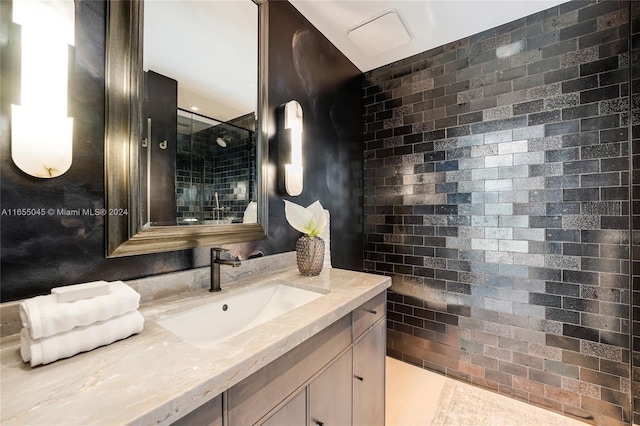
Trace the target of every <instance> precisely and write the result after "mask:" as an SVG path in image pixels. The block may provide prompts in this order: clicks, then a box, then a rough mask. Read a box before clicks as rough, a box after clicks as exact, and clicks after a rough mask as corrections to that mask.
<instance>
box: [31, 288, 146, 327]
mask: <svg viewBox="0 0 640 426" xmlns="http://www.w3.org/2000/svg"><path fill="white" fill-rule="evenodd" d="M109 287H110V289H111V292H110V293H109V294H106V295H103V296H96V297H92V298H90V299H82V300H76V301H74V302H65V303H58V302H56V301H55V298H54V296H53V295H50V294H49V295H46V296H36V297H32V298H31V299H26V300H24V301H23V302H22V303H20V318H21V319H22V326H23V327H26V328H29V333H30V334H31V338H32V339H40V338H42V337H48V336H53V335H54V334H58V333H63V332H65V331H69V330H71V329H72V328H74V327H81V326H85V325H89V324H93V323H94V322H97V321H104V320H108V319H109V318H113V317H116V316H118V315H122V314H125V313H127V312H131V311H135V310H136V309H138V306H139V305H140V295H139V294H138V293H137V292H136V291H135V290H134V289H132V288H131V287H129V286H128V285H126V284H125V283H123V282H122V281H114V282H111V283H109Z"/></svg>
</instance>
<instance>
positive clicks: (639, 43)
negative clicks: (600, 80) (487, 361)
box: [631, 2, 640, 424]
mask: <svg viewBox="0 0 640 426" xmlns="http://www.w3.org/2000/svg"><path fill="white" fill-rule="evenodd" d="M631 7H632V13H631V16H632V20H631V33H632V37H631V48H632V51H631V52H632V54H631V64H632V67H631V77H632V85H631V87H632V93H633V95H634V99H636V97H637V96H638V95H640V3H638V2H634V3H632V5H631ZM632 113H633V114H632V115H633V116H634V120H633V129H632V157H631V161H632V165H633V170H632V194H631V200H632V203H631V211H632V222H631V223H632V250H633V257H632V268H631V274H632V277H633V278H632V296H631V298H632V304H631V308H632V310H631V319H632V328H633V329H632V341H631V344H632V354H633V355H632V364H631V369H632V370H631V378H632V381H631V395H632V398H633V399H632V407H633V422H634V424H640V121H639V120H637V118H636V116H637V115H638V114H640V103H638V102H633V103H632Z"/></svg>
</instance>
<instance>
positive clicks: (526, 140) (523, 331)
mask: <svg viewBox="0 0 640 426" xmlns="http://www.w3.org/2000/svg"><path fill="white" fill-rule="evenodd" d="M629 10H630V4H629V2H626V1H603V2H596V1H574V2H569V3H564V4H561V5H559V6H557V7H554V8H551V9H548V10H546V11H543V12H540V13H538V14H535V15H532V16H529V17H527V18H523V19H520V20H517V21H514V22H511V23H508V24H505V25H503V26H500V27H498V28H494V29H491V30H488V31H485V32H483V33H480V34H476V35H473V36H470V37H468V38H464V39H461V40H458V41H455V42H452V43H450V44H447V45H445V46H441V47H438V48H436V49H433V50H430V51H427V52H424V53H422V54H419V55H416V56H413V57H410V58H407V59H405V60H402V61H399V62H397V63H394V64H391V65H388V66H385V67H382V68H379V69H376V70H373V71H370V72H368V73H366V76H365V77H366V78H365V83H364V88H363V98H364V109H365V110H364V127H365V129H364V132H365V170H364V172H365V184H364V192H365V198H364V212H365V224H364V231H365V248H364V254H365V270H367V271H371V272H376V273H384V274H387V275H390V276H392V277H393V286H392V288H391V291H390V294H389V298H388V300H389V315H388V318H389V320H388V330H389V332H388V353H389V354H390V355H391V356H394V357H397V358H399V359H402V360H405V361H407V362H411V363H414V364H417V365H419V366H422V367H425V368H429V369H433V370H437V371H440V372H443V373H446V374H448V375H450V376H453V377H457V378H460V379H462V380H466V381H469V382H471V383H473V384H476V385H479V386H483V387H485V388H488V389H492V390H494V391H497V392H500V393H503V394H507V395H510V396H512V397H515V398H518V399H521V400H524V401H527V402H530V403H532V404H536V405H540V406H543V407H547V408H550V409H552V410H556V411H559V412H562V413H565V414H567V415H571V416H576V417H578V418H582V419H585V420H588V421H592V422H597V423H598V424H612V425H615V424H629V423H630V421H631V404H630V400H631V398H630V395H631V388H632V377H631V371H630V360H631V355H632V354H631V351H630V349H631V348H630V344H629V335H630V327H631V323H632V321H631V312H630V311H631V309H630V308H631V300H630V299H631V292H630V287H629V285H630V284H629V283H630V276H629V271H630V269H629V265H630V247H631V244H630V228H629V217H630V214H631V213H630V212H631V211H630V208H631V206H630V198H629V197H630V195H629V193H630V173H629V171H630V168H629V148H630V144H629V139H630V134H629V128H630V125H629V124H630V123H629V121H630V120H632V118H631V116H632V114H630V112H633V113H637V112H638V111H636V110H631V109H630V107H629V105H630V96H629V92H630V85H629V69H630V58H629V48H628V45H629V39H630V37H629V22H630V14H629ZM634 12H636V11H635V9H634ZM634 14H635V13H634ZM638 100H640V96H637V95H636V96H633V103H634V104H636V105H637V103H638ZM633 118H636V117H635V114H634V116H633ZM636 119H637V118H636ZM636 302H637V300H636ZM636 309H637V307H636ZM637 379H638V378H637V377H636V380H637ZM634 384H635V383H634ZM635 389H636V390H637V387H636V388H635Z"/></svg>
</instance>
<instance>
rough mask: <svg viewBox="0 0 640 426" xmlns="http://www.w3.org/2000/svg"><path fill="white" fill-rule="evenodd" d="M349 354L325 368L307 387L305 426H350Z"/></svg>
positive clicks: (350, 383)
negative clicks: (307, 414) (306, 425)
mask: <svg viewBox="0 0 640 426" xmlns="http://www.w3.org/2000/svg"><path fill="white" fill-rule="evenodd" d="M351 352H352V350H351V349H350V350H349V351H348V352H346V353H345V354H344V355H342V356H341V357H340V358H338V360H337V361H336V362H335V363H333V364H332V365H331V366H330V367H329V368H327V369H326V370H325V371H324V372H322V374H320V376H318V378H316V379H315V380H314V381H313V382H311V384H310V385H309V387H308V392H309V425H311V426H316V425H317V426H347V425H350V424H351V398H352V385H353V380H352V378H353V369H352V362H353V358H352V354H351Z"/></svg>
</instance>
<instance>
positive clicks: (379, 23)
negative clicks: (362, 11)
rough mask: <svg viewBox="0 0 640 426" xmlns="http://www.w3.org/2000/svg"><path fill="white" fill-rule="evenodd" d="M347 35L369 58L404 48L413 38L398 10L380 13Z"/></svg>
mask: <svg viewBox="0 0 640 426" xmlns="http://www.w3.org/2000/svg"><path fill="white" fill-rule="evenodd" d="M347 34H348V35H349V38H350V39H351V41H352V42H353V43H354V44H355V45H356V46H358V48H359V49H360V50H361V51H362V52H363V53H364V54H365V55H367V56H376V55H379V54H381V53H384V52H388V51H390V50H392V49H395V48H397V47H400V46H404V45H405V44H408V43H409V42H410V41H411V38H412V37H413V35H412V34H411V33H410V31H409V29H408V27H407V25H406V24H405V22H404V20H403V19H402V17H401V16H400V13H399V12H398V11H397V10H396V9H389V10H385V11H383V12H380V13H378V14H377V15H375V16H373V17H371V18H369V19H367V20H366V21H364V22H362V23H360V24H358V25H356V26H354V27H351V28H350V29H348V30H347Z"/></svg>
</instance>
